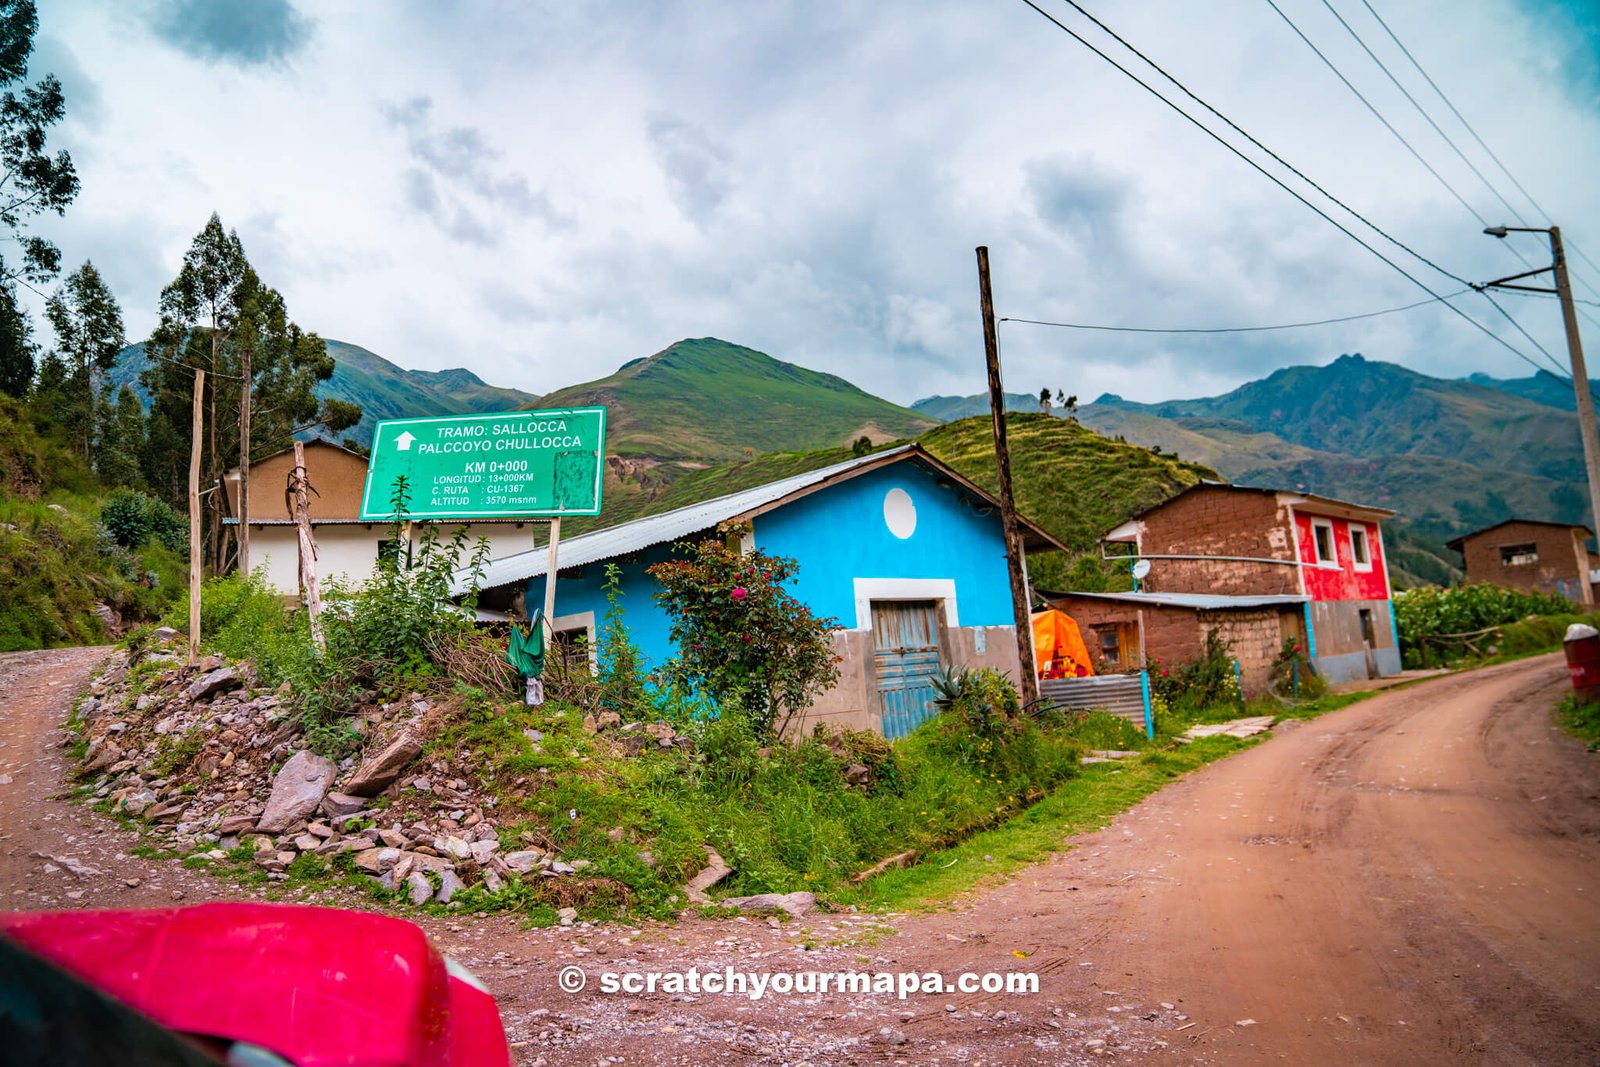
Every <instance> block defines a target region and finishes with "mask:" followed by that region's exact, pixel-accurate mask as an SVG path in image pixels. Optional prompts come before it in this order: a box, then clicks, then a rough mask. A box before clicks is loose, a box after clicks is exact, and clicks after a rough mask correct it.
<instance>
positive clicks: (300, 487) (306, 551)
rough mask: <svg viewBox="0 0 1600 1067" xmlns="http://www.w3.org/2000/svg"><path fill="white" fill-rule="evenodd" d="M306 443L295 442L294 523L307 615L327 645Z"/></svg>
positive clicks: (315, 634)
mask: <svg viewBox="0 0 1600 1067" xmlns="http://www.w3.org/2000/svg"><path fill="white" fill-rule="evenodd" d="M308 482H309V478H308V476H307V474H306V446H305V444H304V443H303V442H301V441H296V442H295V443H294V524H295V527H296V528H297V529H298V531H299V535H300V584H301V586H303V587H304V588H305V591H306V614H307V615H308V616H310V618H311V639H312V640H313V641H315V642H316V643H317V647H318V648H325V647H327V645H326V642H325V639H324V638H323V636H322V622H321V620H320V619H319V616H320V615H321V614H322V587H321V586H320V585H319V584H318V583H317V542H316V540H315V539H314V538H313V537H312V536H311V494H310V492H309V490H308V488H307V485H308Z"/></svg>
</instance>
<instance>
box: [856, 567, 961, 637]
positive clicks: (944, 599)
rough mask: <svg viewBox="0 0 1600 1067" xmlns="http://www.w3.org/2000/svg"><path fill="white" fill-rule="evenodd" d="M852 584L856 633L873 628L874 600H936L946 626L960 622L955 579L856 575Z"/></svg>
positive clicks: (952, 627) (952, 626) (956, 624)
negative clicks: (863, 576) (865, 576)
mask: <svg viewBox="0 0 1600 1067" xmlns="http://www.w3.org/2000/svg"><path fill="white" fill-rule="evenodd" d="M854 586H855V589H854V593H855V602H856V630H857V631H858V632H859V631H863V630H865V631H869V632H870V631H871V630H872V602H873V601H874V600H937V601H939V602H940V604H939V606H940V608H941V609H943V611H944V621H945V625H946V626H948V627H950V629H952V630H954V629H955V628H956V627H958V626H960V625H961V622H960V615H959V613H958V612H957V611H956V580H955V579H954V578H857V579H855V581H854Z"/></svg>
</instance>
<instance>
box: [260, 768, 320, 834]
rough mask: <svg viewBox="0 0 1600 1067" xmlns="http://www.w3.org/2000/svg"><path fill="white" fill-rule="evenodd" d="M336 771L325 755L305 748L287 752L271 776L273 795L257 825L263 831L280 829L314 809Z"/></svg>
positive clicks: (273, 832) (278, 831)
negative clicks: (288, 755)
mask: <svg viewBox="0 0 1600 1067" xmlns="http://www.w3.org/2000/svg"><path fill="white" fill-rule="evenodd" d="M338 773H339V767H338V765H337V764H335V763H334V762H333V760H331V759H328V758H327V757H326V756H319V755H317V754H316V753H314V752H309V751H306V750H301V751H299V752H296V753H295V754H294V755H293V756H290V757H289V762H288V763H285V764H284V765H283V770H281V771H279V772H278V776H277V777H276V778H274V779H273V780H272V795H271V796H269V797H268V798H267V808H266V810H265V811H263V812H262V813H261V819H260V820H259V821H258V822H257V823H256V828H257V829H258V830H260V831H261V832H262V833H269V834H276V833H281V832H283V831H284V830H287V829H288V828H289V827H290V826H292V825H293V824H294V823H296V822H299V821H300V820H301V819H304V818H305V817H306V816H308V815H310V814H311V813H312V812H314V811H316V810H317V805H318V804H320V803H322V797H323V795H324V794H325V793H327V791H328V787H329V786H330V785H332V784H333V776H334V775H336V774H338Z"/></svg>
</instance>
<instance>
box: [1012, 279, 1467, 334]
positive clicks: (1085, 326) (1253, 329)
mask: <svg viewBox="0 0 1600 1067" xmlns="http://www.w3.org/2000/svg"><path fill="white" fill-rule="evenodd" d="M1470 292H1472V290H1471V289H1462V290H1460V291H1459V292H1455V293H1448V294H1446V295H1444V296H1439V297H1433V298H1430V299H1428V300H1418V301H1417V302H1416V303H1415V304H1406V305H1405V306H1403V307H1397V308H1384V309H1383V310H1382V311H1367V312H1363V313H1362V314H1360V315H1341V316H1340V317H1338V318H1336V319H1317V320H1315V321H1313V322H1285V323H1281V324H1279V325H1277V326H1228V327H1221V326H1210V327H1198V326H1197V327H1185V328H1182V329H1156V328H1154V327H1149V326H1097V325H1091V324H1089V323H1084V322H1046V321H1044V320H1042V319H1019V318H1016V317H1014V316H1006V317H1005V318H1002V319H1001V320H1000V321H1001V322H1025V323H1028V324H1029V325H1031V326H1059V327H1061V328H1062V329H1066V330H1104V331H1108V332H1111V333H1262V332H1264V331H1267V330H1298V329H1302V328H1303V327H1306V326H1330V325H1332V324H1334V323H1338V322H1355V321H1357V320H1358V319H1375V318H1377V317H1378V316H1379V315H1393V314H1395V313H1396V312H1399V311H1410V310H1412V309H1413V308H1420V307H1426V306H1427V305H1429V304H1437V303H1439V302H1440V301H1442V300H1449V299H1450V298H1451V297H1457V296H1463V295H1465V294H1467V293H1470Z"/></svg>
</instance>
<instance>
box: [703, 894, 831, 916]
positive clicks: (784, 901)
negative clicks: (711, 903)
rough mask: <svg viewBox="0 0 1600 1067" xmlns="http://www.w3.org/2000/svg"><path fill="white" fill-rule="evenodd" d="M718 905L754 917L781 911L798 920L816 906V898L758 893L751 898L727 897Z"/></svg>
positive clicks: (809, 895) (804, 895) (800, 895)
mask: <svg viewBox="0 0 1600 1067" xmlns="http://www.w3.org/2000/svg"><path fill="white" fill-rule="evenodd" d="M719 903H720V904H721V905H722V906H723V907H725V908H738V909H739V910H740V911H748V912H752V913H754V914H756V915H775V914H777V913H778V912H780V911H781V912H784V913H786V914H788V915H792V916H794V917H795V918H796V919H798V918H800V916H802V915H804V914H805V913H806V912H808V911H810V910H811V909H812V908H814V907H816V906H817V898H816V897H815V896H814V895H812V894H811V893H760V894H758V895H756V896H753V897H728V898H726V899H724V900H722V901H719Z"/></svg>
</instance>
